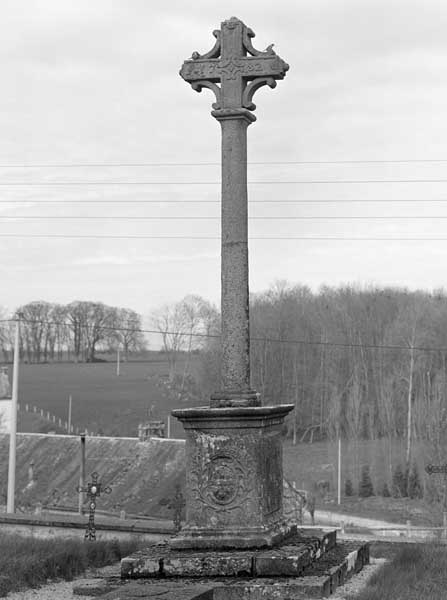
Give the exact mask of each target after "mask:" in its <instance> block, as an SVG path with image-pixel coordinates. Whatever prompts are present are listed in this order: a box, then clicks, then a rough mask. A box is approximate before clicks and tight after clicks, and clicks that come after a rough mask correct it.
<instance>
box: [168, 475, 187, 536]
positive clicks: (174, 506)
mask: <svg viewBox="0 0 447 600" xmlns="http://www.w3.org/2000/svg"><path fill="white" fill-rule="evenodd" d="M185 504H186V503H185V498H184V497H183V494H182V491H181V489H180V485H179V484H178V483H177V484H176V485H175V493H174V497H173V498H172V500H171V501H170V502H169V504H168V508H170V509H171V510H173V511H174V515H173V518H172V521H173V523H174V529H175V531H180V529H181V525H182V510H183V508H184V507H185Z"/></svg>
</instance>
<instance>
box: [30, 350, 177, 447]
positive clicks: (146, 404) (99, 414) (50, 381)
mask: <svg viewBox="0 0 447 600" xmlns="http://www.w3.org/2000/svg"><path fill="white" fill-rule="evenodd" d="M178 369H179V372H181V370H182V362H181V361H180V362H179V367H178ZM168 370H169V369H168V364H167V362H166V361H161V360H160V358H159V356H158V354H157V353H155V356H154V357H153V359H151V360H150V361H149V362H128V363H124V362H123V363H121V369H120V376H119V377H117V376H116V365H115V363H114V362H104V363H79V364H74V363H54V364H40V365H36V364H22V365H20V380H19V402H20V404H21V406H22V407H24V406H25V404H29V405H30V406H33V405H34V406H37V407H38V408H39V409H43V410H44V411H45V413H46V411H49V412H50V413H51V414H54V415H56V417H57V418H61V419H62V421H66V420H67V416H68V397H69V396H70V395H71V396H72V423H73V425H74V426H75V427H80V428H85V427H87V428H88V430H89V431H95V432H97V431H99V430H102V432H103V433H104V435H112V436H131V437H132V436H134V437H136V436H137V435H138V424H139V423H141V422H143V421H146V420H147V418H148V417H147V414H148V409H149V408H150V407H151V406H152V405H155V407H156V413H155V418H157V419H158V418H159V419H163V420H166V418H167V415H168V414H170V412H171V410H172V409H173V408H179V407H186V406H188V403H185V402H180V403H179V402H178V401H174V400H172V399H170V398H169V397H168V396H167V394H166V391H165V390H164V389H163V388H161V387H159V386H158V385H156V382H155V380H154V379H153V378H151V376H153V375H166V374H167V373H168ZM29 416H30V417H32V418H33V419H34V420H33V423H34V425H37V427H40V425H41V423H40V421H39V419H38V418H37V415H34V414H33V415H29ZM28 421H29V419H27V417H26V413H24V412H22V411H21V412H20V414H19V427H18V429H19V431H30V430H31V431H36V429H35V428H34V427H33V426H32V424H31V423H30V422H28ZM50 428H51V427H50ZM171 432H172V437H182V438H183V437H184V433H183V428H182V426H181V424H180V422H178V421H177V419H171Z"/></svg>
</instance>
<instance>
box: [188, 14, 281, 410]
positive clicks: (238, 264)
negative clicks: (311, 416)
mask: <svg viewBox="0 0 447 600" xmlns="http://www.w3.org/2000/svg"><path fill="white" fill-rule="evenodd" d="M213 35H214V37H215V38H216V43H215V45H214V48H213V49H212V50H210V51H209V52H207V53H206V54H199V53H198V52H194V53H193V55H192V57H191V59H189V60H186V61H185V62H184V63H183V66H182V68H181V70H180V75H181V76H182V77H183V79H184V80H185V81H187V82H188V83H190V84H191V87H192V88H193V89H194V90H196V91H198V92H200V91H202V89H203V88H209V89H210V90H212V91H213V92H214V94H215V97H216V102H215V103H214V104H213V109H214V110H213V111H212V112H211V114H212V115H213V117H215V118H216V119H217V120H218V121H219V122H220V124H221V127H222V266H221V268H222V272H221V278H222V291H221V309H222V342H221V345H222V371H221V380H222V389H221V391H220V392H218V393H216V394H213V396H212V397H211V406H214V407H224V406H258V405H259V404H260V400H259V395H258V394H256V393H255V392H254V391H253V390H252V389H251V386H250V345H249V315H248V306H249V295H248V244H247V229H248V228H247V216H248V215H247V212H248V202H247V127H248V125H250V123H252V122H253V121H255V120H256V117H255V116H254V115H253V113H252V112H251V111H253V110H255V108H256V106H255V105H254V104H253V101H252V99H253V95H254V93H255V92H256V91H257V90H258V89H259V88H260V87H262V86H264V85H268V86H270V87H271V88H274V87H275V86H276V80H277V79H283V78H284V76H285V74H286V71H287V70H288V68H289V66H288V65H287V64H286V63H285V62H284V61H283V60H282V59H281V58H280V57H279V56H278V55H277V54H275V52H274V51H273V50H272V45H271V46H269V47H268V48H267V49H266V50H265V51H263V52H260V51H259V50H255V48H254V47H253V45H252V43H251V38H253V37H254V35H255V34H254V33H253V31H252V30H251V29H250V28H248V27H246V26H245V25H244V23H242V21H240V20H239V19H237V18H235V17H232V18H231V19H229V20H228V21H224V22H223V23H222V24H221V29H220V31H219V30H216V31H214V32H213ZM219 84H220V86H219Z"/></svg>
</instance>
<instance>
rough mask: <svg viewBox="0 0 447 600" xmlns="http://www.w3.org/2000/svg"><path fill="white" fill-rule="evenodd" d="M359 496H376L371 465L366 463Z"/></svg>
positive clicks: (363, 468)
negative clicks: (370, 470) (370, 472)
mask: <svg viewBox="0 0 447 600" xmlns="http://www.w3.org/2000/svg"><path fill="white" fill-rule="evenodd" d="M359 496H360V497H361V498H369V496H374V488H373V484H372V481H371V476H370V474H369V465H364V466H363V467H362V475H361V478H360V483H359Z"/></svg>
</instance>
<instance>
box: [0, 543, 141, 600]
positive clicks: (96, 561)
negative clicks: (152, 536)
mask: <svg viewBox="0 0 447 600" xmlns="http://www.w3.org/2000/svg"><path fill="white" fill-rule="evenodd" d="M140 547H141V544H140V543H138V542H137V541H129V542H121V541H118V540H112V541H97V542H82V541H79V540H42V539H36V538H22V537H19V536H12V535H4V534H2V535H0V596H1V597H4V596H6V595H7V593H8V592H11V591H17V590H21V589H26V588H34V587H39V586H40V585H42V584H44V583H46V582H47V580H48V579H65V580H68V581H71V580H72V579H73V577H74V576H76V575H79V574H81V573H84V572H85V570H86V569H87V568H89V567H102V566H105V565H109V564H112V563H114V562H117V561H118V560H120V559H121V558H122V557H123V556H127V555H128V554H130V553H132V552H135V551H136V550H138V549H139V548H140Z"/></svg>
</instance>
